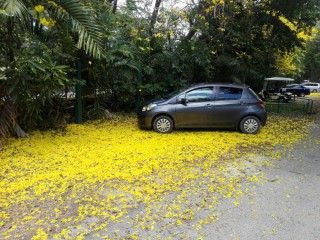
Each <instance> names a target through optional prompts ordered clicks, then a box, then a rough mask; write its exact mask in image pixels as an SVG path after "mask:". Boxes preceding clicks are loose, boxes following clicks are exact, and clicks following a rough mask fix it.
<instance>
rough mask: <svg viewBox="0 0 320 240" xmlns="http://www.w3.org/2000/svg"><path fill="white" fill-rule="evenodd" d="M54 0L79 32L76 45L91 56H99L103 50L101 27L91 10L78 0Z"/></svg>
mask: <svg viewBox="0 0 320 240" xmlns="http://www.w3.org/2000/svg"><path fill="white" fill-rule="evenodd" d="M55 2H56V3H57V4H58V6H59V7H60V8H62V9H63V10H64V11H65V12H67V13H68V15H69V17H70V18H71V20H72V25H73V29H74V30H75V31H76V32H78V34H79V40H78V47H79V48H83V49H84V50H85V51H86V53H88V54H91V55H92V56H93V57H95V58H100V57H101V54H102V51H103V50H102V49H103V42H102V39H101V29H100V27H99V25H98V24H97V23H96V21H95V19H94V18H93V17H92V14H91V10H90V9H88V8H87V7H85V6H83V5H81V3H80V1H78V0H69V1H62V0H60V1H55Z"/></svg>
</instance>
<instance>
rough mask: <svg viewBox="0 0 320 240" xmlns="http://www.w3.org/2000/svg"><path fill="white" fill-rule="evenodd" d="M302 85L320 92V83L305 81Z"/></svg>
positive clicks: (312, 90) (311, 90)
mask: <svg viewBox="0 0 320 240" xmlns="http://www.w3.org/2000/svg"><path fill="white" fill-rule="evenodd" d="M301 85H302V86H304V87H306V88H309V89H310V92H320V83H315V82H309V81H305V82H304V83H302V84H301Z"/></svg>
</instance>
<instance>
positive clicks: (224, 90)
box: [217, 87, 243, 100]
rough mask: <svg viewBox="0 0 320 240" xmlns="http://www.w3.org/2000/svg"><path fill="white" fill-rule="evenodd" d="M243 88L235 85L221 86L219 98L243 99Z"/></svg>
mask: <svg viewBox="0 0 320 240" xmlns="http://www.w3.org/2000/svg"><path fill="white" fill-rule="evenodd" d="M242 92H243V89H242V88H235V87H220V88H219V91H218V95H217V99H218V100H236V99H241V96H242Z"/></svg>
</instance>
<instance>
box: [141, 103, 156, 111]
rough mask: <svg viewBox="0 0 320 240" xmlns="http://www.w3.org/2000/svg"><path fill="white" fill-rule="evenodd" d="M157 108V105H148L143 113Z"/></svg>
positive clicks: (143, 109)
mask: <svg viewBox="0 0 320 240" xmlns="http://www.w3.org/2000/svg"><path fill="white" fill-rule="evenodd" d="M156 106H157V104H149V105H147V106H144V107H143V108H142V112H145V111H150V110H151V109H153V108H154V107H156Z"/></svg>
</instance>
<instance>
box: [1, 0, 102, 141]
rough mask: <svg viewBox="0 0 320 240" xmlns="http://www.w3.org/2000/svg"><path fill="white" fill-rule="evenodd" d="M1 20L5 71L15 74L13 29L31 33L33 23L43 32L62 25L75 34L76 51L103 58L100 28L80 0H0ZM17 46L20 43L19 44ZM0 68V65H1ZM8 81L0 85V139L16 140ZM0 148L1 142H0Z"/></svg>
mask: <svg viewBox="0 0 320 240" xmlns="http://www.w3.org/2000/svg"><path fill="white" fill-rule="evenodd" d="M0 19H1V20H2V19H4V20H6V24H5V25H4V26H5V27H4V28H5V30H3V31H4V32H5V34H4V35H5V37H4V39H5V45H6V46H5V48H6V51H7V52H6V54H5V55H6V56H5V57H4V58H5V61H4V62H5V63H1V61H0V64H4V65H5V66H6V67H7V68H11V69H12V70H14V60H15V57H14V42H15V41H16V40H17V36H16V35H15V34H14V29H15V28H17V27H20V28H21V29H30V30H31V32H33V31H32V30H34V26H35V24H34V23H35V22H38V23H39V22H40V23H41V24H38V25H40V26H41V28H42V29H45V28H46V27H54V25H59V24H63V25H64V28H65V27H69V26H70V28H71V30H72V31H73V32H75V33H76V38H75V39H76V41H77V47H78V48H79V49H84V50H85V52H86V53H87V54H89V55H91V56H92V57H94V58H100V57H101V55H102V54H103V44H102V40H101V38H100V32H101V31H100V28H99V25H98V24H97V23H96V21H95V19H94V17H93V16H92V14H91V9H89V8H88V7H85V6H84V5H82V4H81V2H80V1H79V0H68V1H64V0H53V1H40V0H38V1H37V0H0ZM1 40H2V39H1ZM18 42H19V41H18ZM0 67H1V65H0ZM10 77H11V76H7V77H6V80H5V81H0V138H5V137H7V136H9V134H10V133H11V132H15V133H16V134H17V136H18V137H23V136H25V133H24V132H23V131H22V130H21V128H20V127H19V125H18V123H17V122H16V119H17V111H16V109H15V107H14V104H13V103H12V99H11V98H10V94H9V90H8V89H9V87H8V84H9V83H10ZM0 145H1V142H0Z"/></svg>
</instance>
